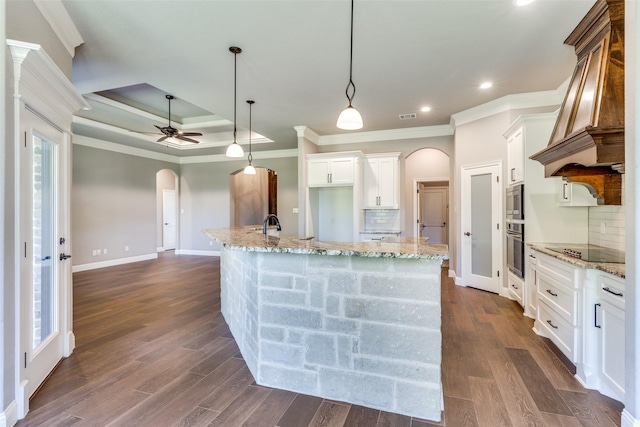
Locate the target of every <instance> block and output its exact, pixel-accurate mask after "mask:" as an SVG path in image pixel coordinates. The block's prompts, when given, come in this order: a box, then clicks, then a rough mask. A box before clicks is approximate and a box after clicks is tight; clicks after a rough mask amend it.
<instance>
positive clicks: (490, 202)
mask: <svg viewBox="0 0 640 427" xmlns="http://www.w3.org/2000/svg"><path fill="white" fill-rule="evenodd" d="M500 170H501V165H500V163H495V164H490V165H484V166H474V167H463V168H462V204H461V225H462V230H461V231H462V236H461V239H462V260H461V262H462V281H463V284H465V285H466V286H471V287H474V288H478V289H483V290H486V291H489V292H495V293H499V292H500V287H501V277H500V272H499V270H500V268H501V267H500V266H501V264H502V230H501V229H500V228H501V227H500V218H501V212H502V184H501V183H500Z"/></svg>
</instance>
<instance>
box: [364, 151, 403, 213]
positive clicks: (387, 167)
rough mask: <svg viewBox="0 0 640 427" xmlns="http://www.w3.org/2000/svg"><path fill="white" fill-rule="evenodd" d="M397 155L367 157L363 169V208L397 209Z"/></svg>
mask: <svg viewBox="0 0 640 427" xmlns="http://www.w3.org/2000/svg"><path fill="white" fill-rule="evenodd" d="M398 185H399V182H398V155H395V154H394V155H391V156H388V157H382V156H376V157H373V156H368V157H367V161H366V162H365V168H364V197H363V198H364V208H365V209H398V208H399V203H398V192H399V191H398Z"/></svg>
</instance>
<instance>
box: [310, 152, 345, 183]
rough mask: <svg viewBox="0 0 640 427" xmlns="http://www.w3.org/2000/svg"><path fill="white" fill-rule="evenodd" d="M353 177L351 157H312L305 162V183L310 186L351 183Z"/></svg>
mask: <svg viewBox="0 0 640 427" xmlns="http://www.w3.org/2000/svg"><path fill="white" fill-rule="evenodd" d="M354 178H355V160H354V158H353V157H345V158H337V159H313V160H309V161H308V163H307V185H308V186H310V187H325V186H330V185H353V183H354Z"/></svg>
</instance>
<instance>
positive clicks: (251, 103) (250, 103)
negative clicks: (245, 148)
mask: <svg viewBox="0 0 640 427" xmlns="http://www.w3.org/2000/svg"><path fill="white" fill-rule="evenodd" d="M254 102H255V101H251V100H250V101H247V103H248V104H249V158H248V160H249V165H251V161H252V160H253V155H252V154H251V107H253V104H254Z"/></svg>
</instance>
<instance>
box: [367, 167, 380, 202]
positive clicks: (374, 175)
mask: <svg viewBox="0 0 640 427" xmlns="http://www.w3.org/2000/svg"><path fill="white" fill-rule="evenodd" d="M378 163H379V159H367V161H366V162H364V208H365V209H376V208H377V207H378Z"/></svg>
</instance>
